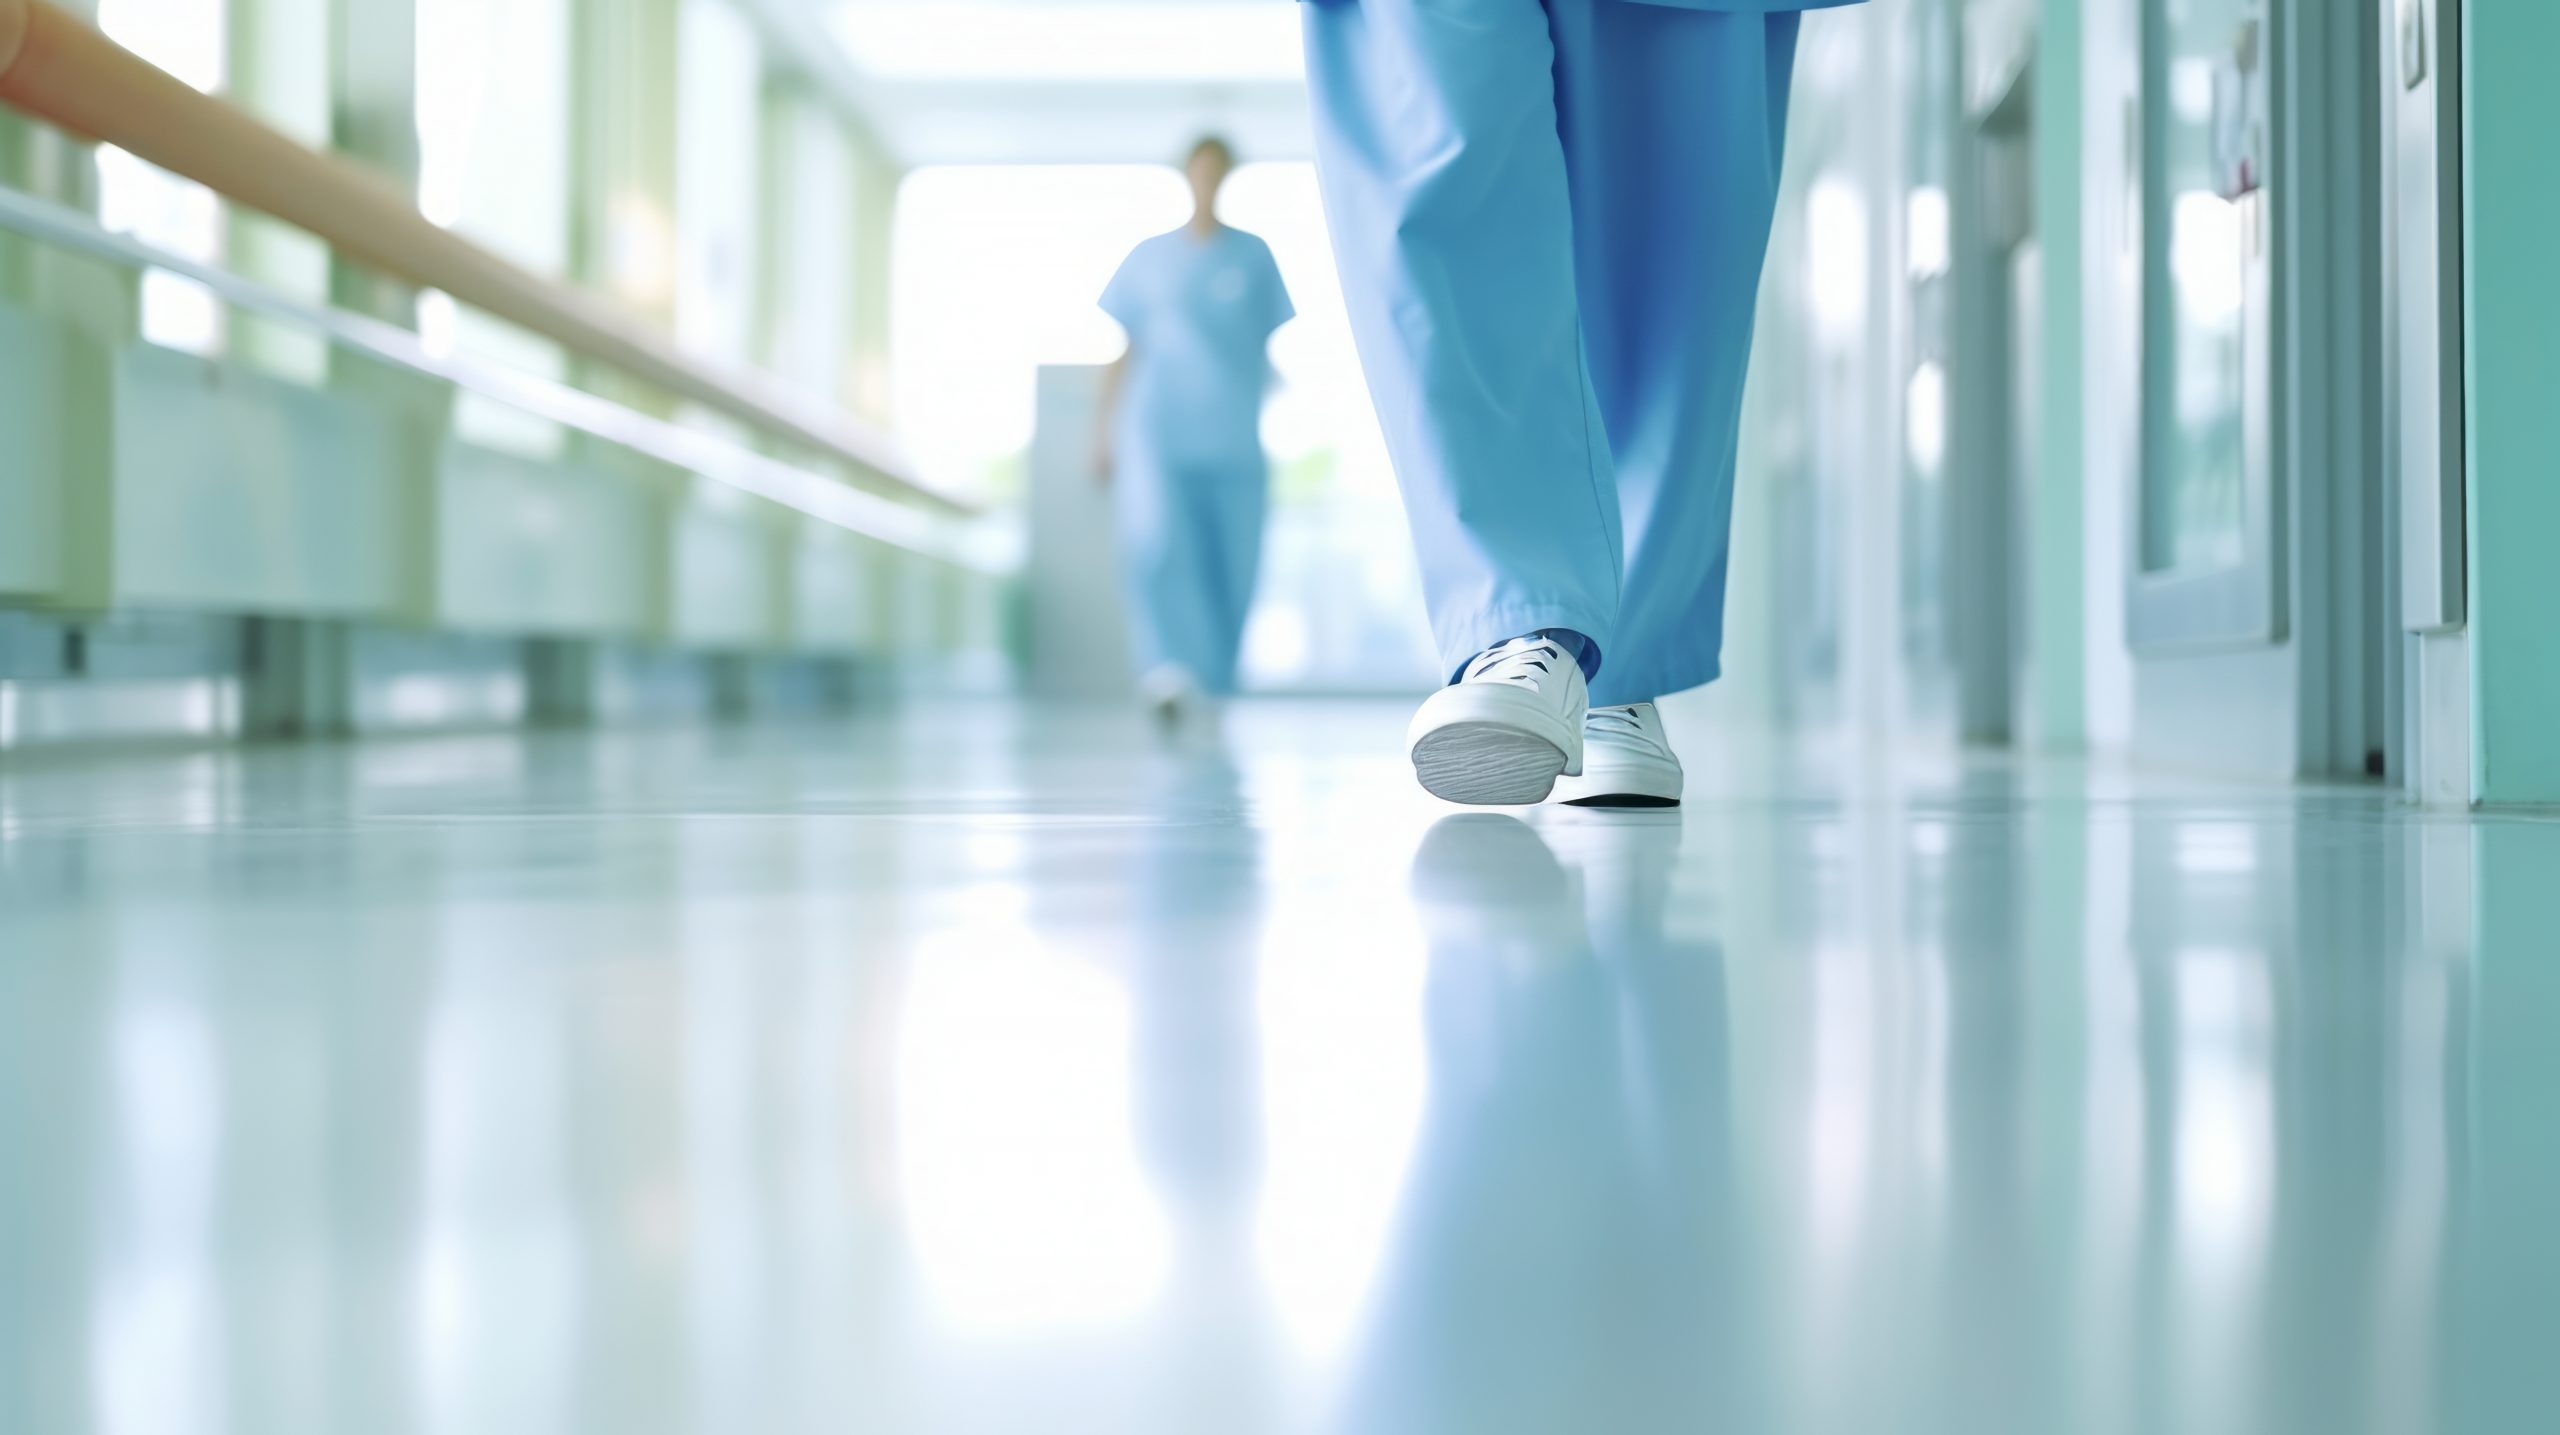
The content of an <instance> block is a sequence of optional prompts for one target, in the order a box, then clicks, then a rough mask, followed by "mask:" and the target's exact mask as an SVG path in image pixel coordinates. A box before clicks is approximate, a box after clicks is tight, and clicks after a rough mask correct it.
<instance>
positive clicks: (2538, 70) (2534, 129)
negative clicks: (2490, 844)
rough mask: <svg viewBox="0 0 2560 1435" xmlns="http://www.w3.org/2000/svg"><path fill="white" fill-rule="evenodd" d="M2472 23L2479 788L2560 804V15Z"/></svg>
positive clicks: (2468, 230)
mask: <svg viewBox="0 0 2560 1435" xmlns="http://www.w3.org/2000/svg"><path fill="white" fill-rule="evenodd" d="M2463 16H2464V18H2463V25H2464V32H2463V52H2464V53H2463V66H2464V78H2463V84H2464V90H2463V111H2464V113H2463V140H2462V146H2463V170H2464V175H2463V183H2462V200H2463V227H2462V228H2463V347H2464V355H2463V361H2464V381H2465V383H2466V385H2467V387H2468V394H2467V400H2468V405H2467V412H2466V414H2465V416H2464V418H2465V424H2466V427H2467V430H2468V432H2467V439H2466V442H2467V447H2468V452H2469V469H2468V473H2467V479H2468V483H2469V489H2470V492H2469V504H2470V507H2469V512H2468V514H2467V515H2466V523H2467V527H2468V529H2469V544H2470V585H2471V588H2470V594H2469V602H2470V609H2471V645H2472V647H2471V681H2472V702H2471V712H2472V745H2471V752H2472V792H2473V796H2474V797H2475V798H2477V799H2479V800H2480V801H2484V802H2501V803H2511V802H2534V803H2544V802H2560V563H2555V562H2553V561H2552V556H2551V553H2552V545H2553V542H2554V540H2555V538H2560V266H2555V265H2554V264H2553V262H2552V245H2553V237H2554V236H2555V235H2560V162H2555V161H2554V159H2553V155H2554V152H2555V151H2554V148H2553V142H2552V140H2553V136H2554V135H2560V86H2555V85H2553V84H2552V82H2551V75H2550V70H2549V65H2550V61H2551V57H2552V56H2553V55H2555V54H2560V5H2553V4H2550V3H2548V0H2480V3H2476V4H2470V5H2466V6H2464V7H2463Z"/></svg>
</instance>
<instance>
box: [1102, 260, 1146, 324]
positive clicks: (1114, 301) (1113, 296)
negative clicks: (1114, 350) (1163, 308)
mask: <svg viewBox="0 0 2560 1435" xmlns="http://www.w3.org/2000/svg"><path fill="white" fill-rule="evenodd" d="M1145 252H1146V251H1145V250H1144V249H1143V248H1141V249H1135V250H1132V251H1130V253H1129V257H1128V258H1126V259H1123V260H1121V261H1120V267H1119V268H1118V269H1115V270H1113V271H1112V274H1111V282H1110V283H1108V284H1105V285H1103V286H1102V297H1101V299H1099V300H1097V301H1096V302H1097V303H1099V304H1100V305H1101V306H1102V312H1103V313H1105V314H1108V315H1110V316H1111V317H1112V318H1113V319H1115V320H1118V321H1119V324H1120V327H1121V328H1122V329H1124V330H1127V331H1128V335H1129V343H1130V344H1131V345H1132V346H1133V347H1134V346H1135V345H1136V344H1137V342H1138V320H1139V317H1140V315H1142V314H1143V313H1144V312H1145V309H1146V306H1145V305H1144V304H1142V303H1140V302H1139V300H1138V279H1137V276H1136V275H1134V274H1132V273H1131V272H1130V271H1131V270H1132V269H1134V268H1136V267H1137V263H1138V256H1139V255H1140V254H1143V253H1145Z"/></svg>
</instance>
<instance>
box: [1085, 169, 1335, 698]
mask: <svg viewBox="0 0 2560 1435" xmlns="http://www.w3.org/2000/svg"><path fill="white" fill-rule="evenodd" d="M1234 167H1235V156H1234V153H1233V152H1232V151H1231V150H1229V149H1228V148H1227V144H1226V141H1224V140H1220V139H1216V138H1209V139H1203V140H1201V141H1200V142H1199V143H1198V144H1196V145H1194V146H1192V148H1191V154H1190V157H1189V158H1188V160H1187V161H1186V162H1185V163H1184V166H1183V168H1184V170H1185V172H1186V173H1187V174H1188V176H1189V178H1190V180H1191V203H1192V209H1191V218H1190V221H1189V222H1188V223H1185V224H1184V225H1183V226H1182V227H1181V228H1180V229H1177V230H1174V231H1173V232H1172V233H1170V234H1159V235H1157V236H1156V237H1155V238H1153V239H1150V240H1147V241H1146V242H1145V243H1143V244H1140V245H1139V246H1138V247H1137V248H1136V249H1134V250H1132V251H1130V254H1129V257H1128V258H1127V259H1125V260H1122V261H1121V264H1120V272H1119V273H1117V274H1115V275H1113V276H1112V278H1111V283H1110V286H1109V287H1108V288H1106V289H1104V290H1103V292H1102V308H1103V311H1104V312H1106V313H1108V314H1109V315H1110V316H1111V317H1112V318H1114V319H1117V320H1119V321H1120V327H1121V328H1122V329H1124V330H1126V331H1127V332H1128V335H1129V347H1128V349H1127V350H1126V351H1124V352H1123V353H1122V354H1121V356H1120V358H1119V359H1118V360H1117V361H1115V362H1114V363H1113V364H1112V365H1111V369H1110V372H1109V374H1108V375H1107V376H1106V377H1105V379H1104V381H1103V399H1102V415H1101V421H1100V423H1099V425H1098V428H1097V432H1098V433H1099V434H1100V435H1101V436H1102V440H1101V441H1102V451H1101V453H1100V454H1098V455H1097V462H1096V471H1097V472H1098V473H1099V474H1101V475H1102V476H1103V477H1104V478H1105V479H1106V480H1107V481H1109V482H1110V483H1111V484H1112V487H1113V490H1114V502H1113V505H1112V506H1113V508H1114V510H1115V516H1116V518H1117V526H1118V531H1119V537H1120V564H1121V570H1122V577H1123V580H1124V586H1125V589H1126V592H1127V596H1128V603H1129V628H1130V638H1131V646H1132V647H1133V648H1134V649H1135V654H1136V657H1137V661H1138V671H1139V673H1140V675H1141V677H1140V688H1141V691H1142V693H1143V695H1144V696H1145V698H1146V699H1147V701H1148V703H1149V704H1150V705H1151V706H1152V707H1153V708H1154V709H1155V711H1156V713H1157V715H1158V716H1159V717H1160V718H1162V719H1164V720H1165V721H1167V722H1168V723H1170V722H1172V721H1174V720H1176V719H1178V718H1179V717H1180V716H1181V715H1182V713H1183V711H1184V709H1185V708H1187V707H1190V706H1193V705H1195V704H1196V703H1197V702H1198V701H1199V700H1200V699H1202V698H1204V697H1215V696H1223V695H1225V694H1228V693H1232V692H1234V691H1235V685H1236V658H1237V652H1238V649H1239V648H1240V647H1241V646H1242V644H1243V641H1244V624H1245V615H1246V613H1247V612H1248V611H1249V610H1250V609H1251V607H1252V604H1253V584H1254V575H1255V572H1256V570H1257V569H1258V568H1259V567H1260V566H1261V562H1262V520H1263V508H1264V501H1265V496H1266V492H1267V490H1268V488H1269V486H1270V463H1269V461H1268V460H1267V459H1266V458H1265V457H1264V456H1263V452H1262V400H1263V396H1264V395H1265V394H1266V393H1267V392H1268V391H1269V389H1270V387H1271V359H1270V354H1269V352H1268V351H1269V346H1270V341H1271V333H1272V331H1273V330H1275V329H1277V328H1279V327H1280V326H1281V325H1282V324H1285V323H1287V322H1288V321H1289V320H1290V318H1292V317H1293V316H1294V315H1295V314H1296V312H1297V311H1296V310H1295V309H1294V308H1292V307H1291V306H1290V303H1289V291H1288V290H1287V289H1286V288H1285V287H1283V286H1282V284H1281V282H1280V270H1279V266H1277V265H1276V264H1274V263H1273V262H1272V260H1271V248H1270V246H1269V245H1266V244H1264V243H1263V242H1262V241H1261V240H1260V239H1257V238H1255V237H1254V236H1252V235H1250V234H1247V233H1245V232H1244V231H1243V230H1241V229H1232V228H1229V227H1228V226H1226V225H1224V224H1221V223H1219V222H1218V212H1217V203H1218V189H1219V186H1221V185H1223V184H1224V183H1226V178H1227V173H1228V171H1230V170H1232V169H1233V168H1234Z"/></svg>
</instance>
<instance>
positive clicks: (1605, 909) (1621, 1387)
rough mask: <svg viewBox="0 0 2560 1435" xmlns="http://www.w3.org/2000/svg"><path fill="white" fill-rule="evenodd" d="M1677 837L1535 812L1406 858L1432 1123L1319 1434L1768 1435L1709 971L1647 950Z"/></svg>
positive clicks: (1713, 955) (1625, 823)
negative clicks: (1577, 1434)
mask: <svg viewBox="0 0 2560 1435" xmlns="http://www.w3.org/2000/svg"><path fill="white" fill-rule="evenodd" d="M1681 830H1682V829H1681V819H1680V815H1679V814H1678V813H1677V812H1648V813H1601V812H1587V811H1582V810H1576V809H1563V808H1557V809H1551V810H1546V811H1542V812H1540V813H1539V814H1538V825H1537V826H1535V827H1532V826H1531V825H1529V824H1528V823H1525V822H1522V821H1520V820H1519V819H1517V818H1514V817H1509V816H1503V815H1495V814H1482V813H1469V814H1463V815H1459V816H1453V817H1449V818H1446V819H1444V820H1442V821H1441V822H1440V823H1439V824H1438V825H1436V826H1434V827H1433V828H1432V829H1431V830H1430V832H1429V833H1428V834H1427V835H1426V837H1425V838H1424V840H1423V842H1422V844H1421V847H1420V849H1419V851H1418V852H1417V853H1416V854H1415V857H1414V863H1413V878H1412V889H1413V898H1414V902H1415V905H1416V907H1417V909H1418V910H1419V912H1420V914H1421V917H1422V924H1423V929H1424V932H1425V934H1426V936H1427V938H1428V941H1429V944H1430V951H1431V967H1430V984H1429V994H1428V1003H1427V1013H1428V1021H1429V1042H1430V1060H1431V1068H1430V1069H1431V1087H1430V1090H1431V1096H1430V1104H1429V1109H1428V1114H1427V1117H1426V1120H1425V1123H1424V1130H1423V1134H1422V1137H1421V1142H1420V1146H1419V1148H1418V1150H1417V1152H1416V1155H1415V1164H1414V1168H1413V1174H1412V1179H1411V1181H1410V1183H1409V1185H1408V1187H1407V1191H1406V1197H1405V1203H1404V1208H1403V1211H1402V1214H1401V1216H1400V1230H1399V1232H1398V1234H1397V1237H1396V1239H1394V1240H1393V1241H1392V1242H1391V1243H1390V1250H1391V1251H1392V1252H1393V1255H1392V1257H1391V1259H1390V1263H1389V1266H1388V1268H1387V1269H1386V1270H1385V1271H1384V1272H1383V1273H1382V1281H1381V1288H1380V1290H1379V1300H1378V1304H1377V1305H1376V1307H1375V1308H1374V1309H1373V1312H1372V1314H1373V1319H1372V1322H1371V1324H1370V1332H1371V1334H1370V1339H1369V1340H1368V1342H1367V1344H1366V1348H1365V1350H1364V1351H1363V1353H1362V1355H1361V1358H1360V1364H1359V1367H1358V1369H1357V1370H1356V1371H1355V1372H1353V1374H1352V1376H1351V1379H1350V1381H1349V1384H1348V1386H1347V1389H1346V1392H1345V1402H1344V1405H1343V1407H1342V1409H1341V1410H1340V1412H1339V1418H1338V1419H1337V1420H1336V1421H1334V1422H1333V1424H1334V1427H1335V1428H1337V1429H1339V1430H1342V1431H1345V1432H1359V1435H1372V1432H1374V1435H1427V1432H1441V1431H1447V1432H1467V1435H1483V1432H1498V1431H1511V1430H1519V1431H1559V1430H1592V1431H1602V1430H1607V1431H1633V1430H1657V1429H1661V1430H1667V1429H1675V1428H1676V1429H1707V1428H1724V1429H1735V1430H1754V1429H1762V1428H1765V1421H1764V1420H1762V1419H1761V1418H1759V1416H1760V1413H1761V1410H1762V1407H1763V1396H1762V1393H1761V1389H1760V1387H1759V1385H1758V1372H1759V1371H1760V1370H1761V1368H1762V1366H1763V1361H1762V1360H1761V1359H1760V1358H1759V1356H1758V1353H1757V1352H1756V1351H1755V1349H1754V1346H1753V1337H1752V1335H1751V1333H1750V1332H1749V1331H1747V1330H1745V1329H1743V1328H1741V1327H1742V1324H1743V1323H1742V1322H1740V1321H1737V1320H1736V1319H1734V1315H1733V1312H1734V1310H1735V1305H1734V1294H1735V1293H1736V1292H1738V1291H1741V1290H1746V1289H1749V1288H1750V1287H1751V1286H1752V1285H1753V1284H1754V1283H1753V1282H1751V1281H1750V1280H1748V1279H1747V1278H1746V1277H1745V1274H1744V1271H1743V1265H1744V1263H1745V1262H1746V1261H1747V1260H1748V1259H1749V1258H1750V1256H1749V1252H1748V1251H1746V1250H1744V1249H1741V1248H1740V1243H1739V1242H1737V1241H1735V1240H1733V1239H1732V1233H1733V1232H1734V1231H1735V1230H1736V1228H1737V1224H1738V1223H1737V1222H1735V1221H1734V1220H1733V1219H1731V1216H1732V1214H1733V1212H1732V1206H1733V1202H1734V1200H1735V1182H1734V1180H1733V1174H1734V1173H1733V1170H1732V1165H1733V1162H1732V1142H1731V1139H1730V1113H1729V1101H1728V1094H1727V1090H1728V1080H1727V1031H1726V1013H1725V1000H1724V973H1723V957H1722V954H1721V952H1720V951H1719V950H1718V949H1717V948H1716V947H1714V946H1713V945H1710V944H1707V943H1704V942H1696V941H1680V940H1674V939H1673V938H1671V937H1670V936H1669V935H1667V934H1666V932H1665V930H1664V922H1663V916H1664V909H1665V906H1666V901H1667V898H1668V897H1669V894H1670V884H1671V875H1672V868H1673V865H1674V861H1675V859H1676V857H1677V855H1678V852H1679V847H1680V838H1681Z"/></svg>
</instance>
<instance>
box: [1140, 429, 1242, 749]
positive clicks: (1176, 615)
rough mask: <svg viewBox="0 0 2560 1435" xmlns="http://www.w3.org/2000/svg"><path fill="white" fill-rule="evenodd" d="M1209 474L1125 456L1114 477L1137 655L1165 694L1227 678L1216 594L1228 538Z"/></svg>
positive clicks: (1143, 672)
mask: <svg viewBox="0 0 2560 1435" xmlns="http://www.w3.org/2000/svg"><path fill="white" fill-rule="evenodd" d="M1203 477H1204V475H1201V474H1199V473H1196V472H1192V471H1188V470H1186V469H1183V468H1181V467H1179V466H1177V465H1175V464H1172V463H1169V462H1165V461H1162V460H1160V459H1154V458H1152V457H1151V458H1150V460H1149V461H1147V462H1124V463H1123V465H1122V467H1121V472H1120V474H1119V476H1118V478H1117V480H1116V481H1115V482H1114V484H1113V490H1114V494H1113V496H1114V498H1115V500H1116V507H1117V509H1118V514H1117V517H1118V523H1119V543H1120V570H1121V574H1122V591H1123V592H1124V593H1125V594H1126V596H1127V601H1128V607H1129V648H1130V653H1129V656H1130V658H1131V660H1132V663H1133V665H1134V666H1135V668H1136V670H1137V673H1138V676H1139V678H1140V680H1141V686H1142V689H1143V690H1145V691H1146V692H1147V694H1148V695H1149V696H1150V697H1151V698H1153V699H1156V700H1158V701H1160V702H1161V701H1169V700H1171V699H1172V698H1173V697H1175V696H1176V695H1178V694H1180V693H1183V692H1186V691H1189V690H1194V689H1199V688H1202V687H1211V686H1214V685H1215V684H1216V683H1217V682H1218V680H1219V678H1218V672H1217V669H1218V667H1219V663H1220V653H1221V648H1222V645H1221V643H1220V642H1219V640H1218V634H1219V632H1220V630H1221V627H1222V623H1221V619H1220V617H1219V615H1218V611H1217V610H1218V609H1219V608H1220V607H1221V606H1222V605H1221V604H1219V603H1218V602H1217V601H1216V600H1215V598H1214V596H1213V595H1214V593H1215V592H1216V590H1217V588H1218V586H1219V585H1217V584H1216V582H1215V581H1214V575H1215V572H1216V570H1217V568H1218V567H1219V566H1220V565H1219V557H1218V555H1217V553H1216V551H1215V548H1216V545H1217V544H1218V543H1219V542H1220V541H1221V538H1222V535H1221V534H1220V533H1219V531H1218V528H1217V525H1216V524H1215V523H1214V522H1212V521H1211V520H1210V518H1209V516H1208V515H1207V514H1206V513H1205V512H1204V510H1205V507H1206V505H1205V504H1204V503H1203V502H1202V500H1201V498H1200V495H1199V490H1200V489H1201V488H1202V487H1203V484H1202V479H1203Z"/></svg>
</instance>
